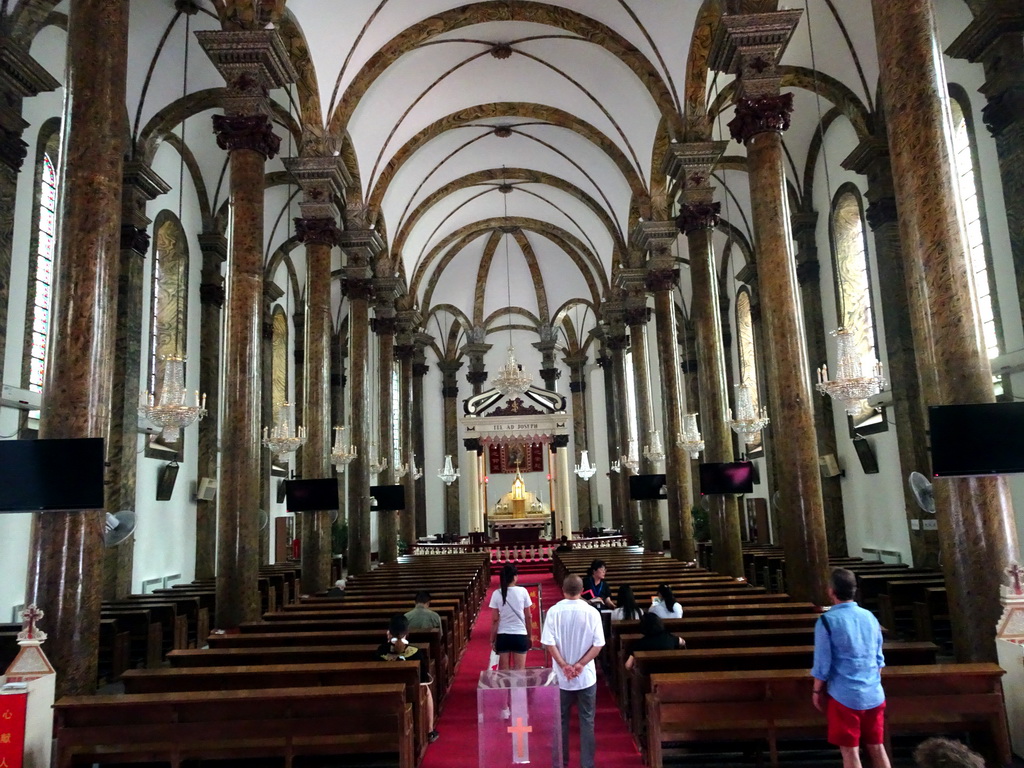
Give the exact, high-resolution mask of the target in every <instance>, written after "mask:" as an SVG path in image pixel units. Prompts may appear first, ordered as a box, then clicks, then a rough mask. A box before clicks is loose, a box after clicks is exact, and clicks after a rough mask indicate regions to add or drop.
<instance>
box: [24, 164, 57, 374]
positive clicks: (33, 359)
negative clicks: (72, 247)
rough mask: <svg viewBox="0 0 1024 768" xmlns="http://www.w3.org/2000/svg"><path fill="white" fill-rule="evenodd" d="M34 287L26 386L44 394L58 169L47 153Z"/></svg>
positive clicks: (41, 180) (41, 183)
mask: <svg viewBox="0 0 1024 768" xmlns="http://www.w3.org/2000/svg"><path fill="white" fill-rule="evenodd" d="M37 240H38V244H37V246H36V263H35V285H34V287H33V290H32V296H33V299H32V341H31V344H30V345H29V370H28V387H29V389H31V390H33V391H35V392H42V391H43V378H44V376H45V373H46V347H47V344H48V343H49V340H50V300H51V286H52V283H53V256H54V246H55V244H56V241H57V169H56V167H55V166H54V164H53V160H51V159H50V155H49V153H46V154H44V155H43V161H42V167H41V168H40V175H39V231H38V232H37Z"/></svg>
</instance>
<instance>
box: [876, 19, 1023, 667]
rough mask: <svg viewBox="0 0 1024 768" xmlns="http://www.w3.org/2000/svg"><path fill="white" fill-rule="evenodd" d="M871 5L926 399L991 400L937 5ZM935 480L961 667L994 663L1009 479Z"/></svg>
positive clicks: (1011, 544)
mask: <svg viewBox="0 0 1024 768" xmlns="http://www.w3.org/2000/svg"><path fill="white" fill-rule="evenodd" d="M871 7H872V11H873V13H874V21H875V42H876V45H877V46H878V62H879V72H880V76H879V80H880V82H881V86H882V98H883V102H884V104H885V114H886V116H887V118H888V121H889V124H888V139H889V156H890V158H891V162H892V171H893V173H892V176H893V187H894V190H895V193H896V195H895V197H896V208H897V211H898V213H899V224H900V235H901V240H902V241H903V242H905V243H913V249H912V250H911V249H908V250H907V251H905V252H904V254H903V256H904V265H903V266H904V274H905V279H906V283H907V295H908V300H909V305H910V323H911V327H912V329H913V334H914V342H915V343H914V346H915V349H916V351H917V373H918V378H919V379H920V382H921V394H922V396H923V399H924V400H925V402H927V403H930V404H932V403H933V404H936V405H945V404H949V403H985V402H992V401H993V399H994V395H993V391H992V372H991V368H990V365H989V361H988V356H987V354H986V352H985V349H984V346H983V342H982V333H981V323H980V319H979V317H978V316H977V307H976V305H975V303H974V298H973V293H972V290H971V287H972V286H971V281H972V277H971V267H970V259H969V256H968V253H967V245H966V243H965V241H964V233H963V230H962V226H961V216H960V212H959V210H958V203H957V195H958V191H957V183H956V180H955V179H954V178H953V168H954V165H953V157H952V146H953V145H952V140H951V137H950V135H949V126H950V119H949V112H948V105H947V102H946V89H947V85H946V74H945V71H944V68H943V66H942V51H941V50H940V49H939V41H938V38H937V36H936V20H935V13H934V7H933V5H932V2H931V0H872V3H871ZM1018 10H1019V9H1018ZM1006 192H1007V195H1008V198H1007V199H1008V200H1009V193H1010V190H1006ZM933 485H934V490H935V506H936V518H937V520H938V525H939V538H940V541H941V544H942V568H943V572H944V574H945V577H946V589H947V590H948V594H949V612H950V617H951V619H952V624H953V645H954V648H955V650H956V656H957V660H958V661H995V659H996V650H995V642H994V641H995V625H996V622H997V620H998V618H999V615H1000V612H1001V607H1000V604H999V587H1000V584H1001V583H1002V582H1004V581H1005V574H1006V568H1007V565H1008V564H1009V561H1010V560H1012V559H1015V558H1016V557H1017V552H1018V548H1017V531H1016V525H1015V522H1014V516H1013V506H1012V501H1011V499H1010V492H1009V489H1008V487H1007V484H1006V480H1005V478H1002V477H991V478H989V477H983V478H946V479H937V480H935V482H934V484H933Z"/></svg>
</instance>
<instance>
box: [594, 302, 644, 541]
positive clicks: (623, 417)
mask: <svg viewBox="0 0 1024 768" xmlns="http://www.w3.org/2000/svg"><path fill="white" fill-rule="evenodd" d="M601 326H602V333H603V336H602V339H603V343H604V348H605V350H606V352H607V354H608V356H609V357H610V358H611V372H612V386H611V388H610V389H609V393H610V396H611V400H612V402H611V403H610V404H608V403H607V402H606V405H608V406H609V410H610V416H611V418H612V420H613V421H614V423H615V433H616V436H617V439H618V442H617V443H615V444H614V445H610V446H609V456H610V459H609V463H608V466H609V468H610V467H611V465H612V463H613V462H619V463H620V465H621V466H620V468H619V471H618V472H617V473H615V477H614V478H613V479H612V492H613V493H612V520H613V521H614V520H615V516H616V514H618V527H621V528H622V531H623V533H624V534H625V535H626V536H627V537H628V538H629V539H630V541H636V540H638V539H639V538H640V508H639V506H637V502H635V501H630V499H629V476H630V470H629V468H628V467H626V465H625V464H622V463H621V462H622V457H623V456H625V455H626V454H627V453H628V452H629V435H630V424H629V411H628V409H627V408H626V397H627V395H626V392H627V390H626V377H627V376H631V375H632V372H631V371H628V370H627V369H626V350H627V349H628V348H629V334H628V333H627V329H626V324H625V320H624V306H623V304H622V302H621V301H618V300H609V301H606V302H605V303H604V304H602V306H601ZM633 428H634V429H635V426H634V427H633ZM610 432H611V430H609V433H610ZM609 442H610V434H609ZM616 492H617V494H616Z"/></svg>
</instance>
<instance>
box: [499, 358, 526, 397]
mask: <svg viewBox="0 0 1024 768" xmlns="http://www.w3.org/2000/svg"><path fill="white" fill-rule="evenodd" d="M532 382H533V379H532V378H531V377H530V375H529V374H528V373H526V371H524V370H523V367H522V366H521V365H519V363H517V362H516V348H515V347H513V346H509V348H508V358H507V359H506V360H505V365H503V366H502V367H501V368H500V369H499V370H498V375H497V376H495V377H494V388H495V389H497V390H498V391H499V392H501V394H503V395H512V394H516V393H521V392H525V391H526V390H527V389H529V387H530V384H531V383H532Z"/></svg>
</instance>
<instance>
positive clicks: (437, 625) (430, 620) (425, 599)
mask: <svg viewBox="0 0 1024 768" xmlns="http://www.w3.org/2000/svg"><path fill="white" fill-rule="evenodd" d="M413 599H414V600H415V601H416V607H415V608H413V609H412V610H411V611H409V612H408V613H406V614H405V618H407V619H408V620H409V629H438V630H439V629H441V617H440V615H438V613H437V612H436V611H432V610H430V593H429V592H426V591H423V590H421V591H419V592H417V593H416V597H415V598H413Z"/></svg>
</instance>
